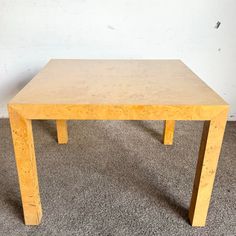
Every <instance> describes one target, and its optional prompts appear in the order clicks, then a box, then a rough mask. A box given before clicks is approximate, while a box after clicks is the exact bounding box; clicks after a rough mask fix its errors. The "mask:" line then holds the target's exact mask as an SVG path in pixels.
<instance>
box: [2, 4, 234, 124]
mask: <svg viewBox="0 0 236 236" xmlns="http://www.w3.org/2000/svg"><path fill="white" fill-rule="evenodd" d="M235 11H236V1H235V0H225V1H220V0H209V1H204V0H199V1H187V0H179V1H174V0H166V1H163V0H162V1H160V0H150V1H145V0H139V1H135V0H119V1H116V0H100V1H92V0H71V1H66V0H54V1H49V0H42V1H36V0H21V1H20V0H0V117H6V116H7V111H6V104H7V102H8V101H9V99H10V98H11V97H12V96H14V95H15V94H16V93H17V92H18V91H19V90H20V89H21V88H22V87H23V86H24V85H25V84H26V83H27V82H28V81H29V80H30V79H32V77H33V76H34V75H35V74H36V73H37V72H38V71H39V70H40V69H41V68H42V67H43V66H44V64H46V63H47V61H48V60H49V59H50V58H129V59H132V58H180V59H182V60H183V61H184V62H185V63H186V64H187V65H188V66H189V67H191V68H192V70H193V71H194V72H195V73H197V74H198V75H199V76H200V77H201V78H202V79H203V80H204V81H205V82H206V83H207V84H208V85H210V86H211V87H212V88H213V89H214V90H215V91H217V92H218V93H219V94H220V95H221V96H222V97H223V98H224V99H225V100H226V101H227V102H228V103H229V104H230V105H231V111H230V114H229V119H230V120H236V79H235V74H236V30H235V29H236V20H235V16H234V15H235ZM217 22H220V24H219V23H218V24H217Z"/></svg>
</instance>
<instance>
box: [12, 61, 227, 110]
mask: <svg viewBox="0 0 236 236" xmlns="http://www.w3.org/2000/svg"><path fill="white" fill-rule="evenodd" d="M10 104H35V105H37V104H40V105H47V104H49V105H50V104H73V105H75V104H79V105H81V104H82V105H83V104H102V105H104V104H105V105H106V104H109V105H113V104H114V105H203V106H204V105H206V106H208V105H210V106H211V105H226V104H227V103H226V102H225V101H224V100H223V99H222V98H221V97H220V96H219V95H218V94H217V93H216V92H214V91H213V90H212V89H211V88H210V87H208V86H207V85H206V84H205V83H204V82H203V81H202V80H201V79H200V78H199V77H198V76H197V75H196V74H194V73H193V72H192V71H191V70H190V69H189V68H188V67H187V66H186V65H185V64H184V63H183V62H182V61H180V60H79V59H52V60H50V61H49V62H48V64H47V65H46V66H45V67H44V68H43V69H42V70H41V71H40V72H39V73H38V74H37V75H36V76H35V77H34V78H33V79H32V80H31V81H30V82H29V83H28V84H27V85H26V86H25V87H24V88H23V89H22V90H21V91H20V92H19V93H18V94H17V95H16V96H15V97H14V98H13V99H12V100H11V101H10Z"/></svg>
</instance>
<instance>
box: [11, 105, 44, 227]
mask: <svg viewBox="0 0 236 236" xmlns="http://www.w3.org/2000/svg"><path fill="white" fill-rule="evenodd" d="M9 116H10V123H11V131H12V138H13V144H14V151H15V159H16V165H17V172H18V178H19V184H20V192H21V199H22V205H23V211H24V220H25V224H26V225H38V224H39V223H40V221H41V217H42V208H41V203H40V196H39V187H38V177H37V167H36V160H35V153H34V142H33V134H32V124H31V120H27V119H25V118H24V117H22V116H21V115H20V114H18V113H17V111H15V110H14V109H12V108H11V107H9Z"/></svg>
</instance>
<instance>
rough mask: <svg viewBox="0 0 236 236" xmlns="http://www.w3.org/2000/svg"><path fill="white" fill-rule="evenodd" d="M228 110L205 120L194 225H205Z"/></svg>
mask: <svg viewBox="0 0 236 236" xmlns="http://www.w3.org/2000/svg"><path fill="white" fill-rule="evenodd" d="M226 118H227V110H225V111H223V112H221V113H220V114H219V115H218V116H216V117H215V118H213V119H212V120H211V121H205V123H204V128H203V134H202V141H201V146H200V150H199V157H198V163H197V170H196V175H195V180H194V186H193V194H192V199H191V205H190V209H189V219H190V222H191V224H192V225H193V226H204V225H205V223H206V217H207V212H208V207H209V204H210V198H211V192H212V189H213V183H214V179H215V174H216V168H217V163H218V159H219V155H220V150H221V144H222V140H223V134H224V130H225V125H226Z"/></svg>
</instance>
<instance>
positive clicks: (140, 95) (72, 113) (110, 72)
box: [8, 60, 228, 226]
mask: <svg viewBox="0 0 236 236" xmlns="http://www.w3.org/2000/svg"><path fill="white" fill-rule="evenodd" d="M8 109H9V115H10V123H11V130H12V137H13V143H14V150H15V159H16V164H17V171H18V176H19V183H20V191H21V198H22V204H23V211H24V219H25V224H27V225H37V224H39V223H40V221H41V217H42V208H41V203H40V195H39V186H38V177H37V167H36V159H35V152H34V142H33V134H32V123H31V121H32V120H35V119H37V120H39V119H40V120H49V119H50V120H56V124H57V126H56V127H57V133H58V142H59V143H67V141H68V135H67V126H66V120H70V119H71V120H164V121H165V129H164V135H163V142H164V144H168V145H170V144H172V141H173V134H174V126H175V121H176V120H204V121H205V123H204V128H203V134H202V141H201V145H200V150H199V157H198V163H197V168H196V175H195V180H194V185H193V193H192V199H191V203H190V208H189V219H190V222H191V224H192V225H193V226H204V225H205V222H206V217H207V211H208V207H209V203H210V198H211V192H212V188H213V183H214V178H215V173H216V168H217V162H218V158H219V154H220V149H221V144H222V139H223V134H224V129H225V124H226V119H227V112H228V105H227V103H226V102H225V101H224V100H223V99H222V98H221V97H219V96H218V95H217V94H216V93H215V92H214V91H213V90H212V89H211V88H209V87H208V86H207V85H206V84H205V83H204V82H202V81H201V80H200V79H199V78H198V77H197V75H195V74H194V73H193V72H192V71H191V70H190V69H189V68H188V67H187V66H185V65H184V64H183V63H182V62H181V61H180V60H51V61H50V62H49V63H48V64H47V65H46V66H45V67H44V69H43V70H42V71H41V72H40V73H39V74H38V75H36V76H35V77H34V78H33V79H32V80H31V81H30V82H29V83H28V84H27V85H26V86H25V87H24V88H23V89H22V90H21V91H20V92H19V93H18V94H17V95H16V96H15V97H14V98H13V99H12V100H11V101H10V103H9V104H8ZM144 145H145V144H144ZM157 152H158V150H157ZM173 161H175V160H174V159H173ZM157 165H158V163H157ZM157 174H158V173H157Z"/></svg>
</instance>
